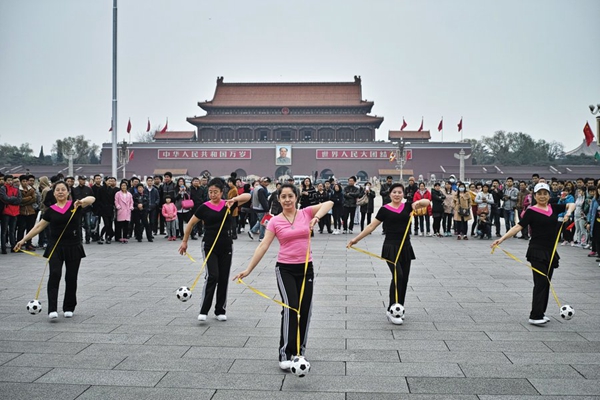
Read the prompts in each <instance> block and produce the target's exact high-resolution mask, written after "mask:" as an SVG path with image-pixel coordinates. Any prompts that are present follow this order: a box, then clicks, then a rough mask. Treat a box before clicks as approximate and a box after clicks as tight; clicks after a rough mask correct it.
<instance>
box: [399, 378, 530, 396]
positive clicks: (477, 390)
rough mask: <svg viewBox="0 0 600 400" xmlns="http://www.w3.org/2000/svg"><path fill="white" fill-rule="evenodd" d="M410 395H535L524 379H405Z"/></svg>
mask: <svg viewBox="0 0 600 400" xmlns="http://www.w3.org/2000/svg"><path fill="white" fill-rule="evenodd" d="M406 380H407V382H408V386H409V387H410V392H411V393H431V394H434V393H437V394H523V395H527V394H530V395H533V394H537V391H536V390H535V388H534V387H533V386H532V385H531V384H530V383H529V382H528V381H527V380H526V379H490V378H406Z"/></svg>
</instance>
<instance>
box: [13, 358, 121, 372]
mask: <svg viewBox="0 0 600 400" xmlns="http://www.w3.org/2000/svg"><path fill="white" fill-rule="evenodd" d="M124 359H125V356H123V355H119V354H103V355H98V356H86V355H80V354H75V355H73V354H22V355H20V356H19V357H17V358H15V359H13V360H11V361H9V362H8V363H7V364H5V365H6V366H11V367H49V368H56V367H64V368H91V369H113V368H114V367H115V366H117V365H118V364H119V363H120V362H121V361H123V360H124Z"/></svg>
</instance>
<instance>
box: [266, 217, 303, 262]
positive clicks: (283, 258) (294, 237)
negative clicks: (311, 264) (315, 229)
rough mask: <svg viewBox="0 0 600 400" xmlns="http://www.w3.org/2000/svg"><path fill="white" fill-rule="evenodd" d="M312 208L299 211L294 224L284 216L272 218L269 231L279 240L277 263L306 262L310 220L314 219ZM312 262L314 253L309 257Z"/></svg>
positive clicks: (268, 227) (268, 226)
mask: <svg viewBox="0 0 600 400" xmlns="http://www.w3.org/2000/svg"><path fill="white" fill-rule="evenodd" d="M313 218H314V216H313V214H312V209H311V208H310V207H307V208H303V209H301V210H298V213H297V214H296V219H295V220H294V224H293V225H292V224H290V222H289V221H288V220H287V219H285V217H284V216H283V214H279V215H276V216H274V217H273V218H271V220H270V221H269V224H268V225H267V229H268V230H270V231H271V232H273V233H274V234H275V237H276V238H277V240H279V254H278V255H277V261H278V262H280V263H282V264H303V263H304V262H305V261H306V249H307V247H308V235H309V231H310V229H309V224H310V220H311V219H313ZM308 261H312V252H311V253H310V254H309V256H308Z"/></svg>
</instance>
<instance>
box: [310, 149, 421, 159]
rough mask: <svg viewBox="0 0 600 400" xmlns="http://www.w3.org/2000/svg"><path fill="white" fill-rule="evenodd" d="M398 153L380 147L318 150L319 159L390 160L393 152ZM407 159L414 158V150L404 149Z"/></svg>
mask: <svg viewBox="0 0 600 400" xmlns="http://www.w3.org/2000/svg"><path fill="white" fill-rule="evenodd" d="M393 153H396V150H388V149H380V150H354V149H336V150H330V149H327V150H320V149H319V150H317V160H345V159H348V160H357V159H358V160H361V159H362V160H373V159H386V160H389V159H390V156H391V154H393ZM404 153H405V156H406V157H405V160H412V150H410V149H408V150H404Z"/></svg>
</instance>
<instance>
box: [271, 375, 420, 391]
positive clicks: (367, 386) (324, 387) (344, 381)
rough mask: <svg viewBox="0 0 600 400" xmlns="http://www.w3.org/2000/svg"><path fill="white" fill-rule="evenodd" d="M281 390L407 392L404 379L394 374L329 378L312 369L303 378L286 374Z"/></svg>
mask: <svg viewBox="0 0 600 400" xmlns="http://www.w3.org/2000/svg"><path fill="white" fill-rule="evenodd" d="M282 390H283V391H284V392H287V393H290V394H291V393H292V392H354V393H371V392H383V393H408V392H409V391H408V386H407V385H406V380H405V379H404V378H399V377H396V376H390V375H384V376H337V377H335V379H331V377H328V376H321V375H317V374H314V375H313V374H312V371H311V374H309V375H308V376H306V377H304V378H297V377H296V376H294V375H293V374H287V375H286V377H285V380H284V382H283V387H282Z"/></svg>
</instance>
